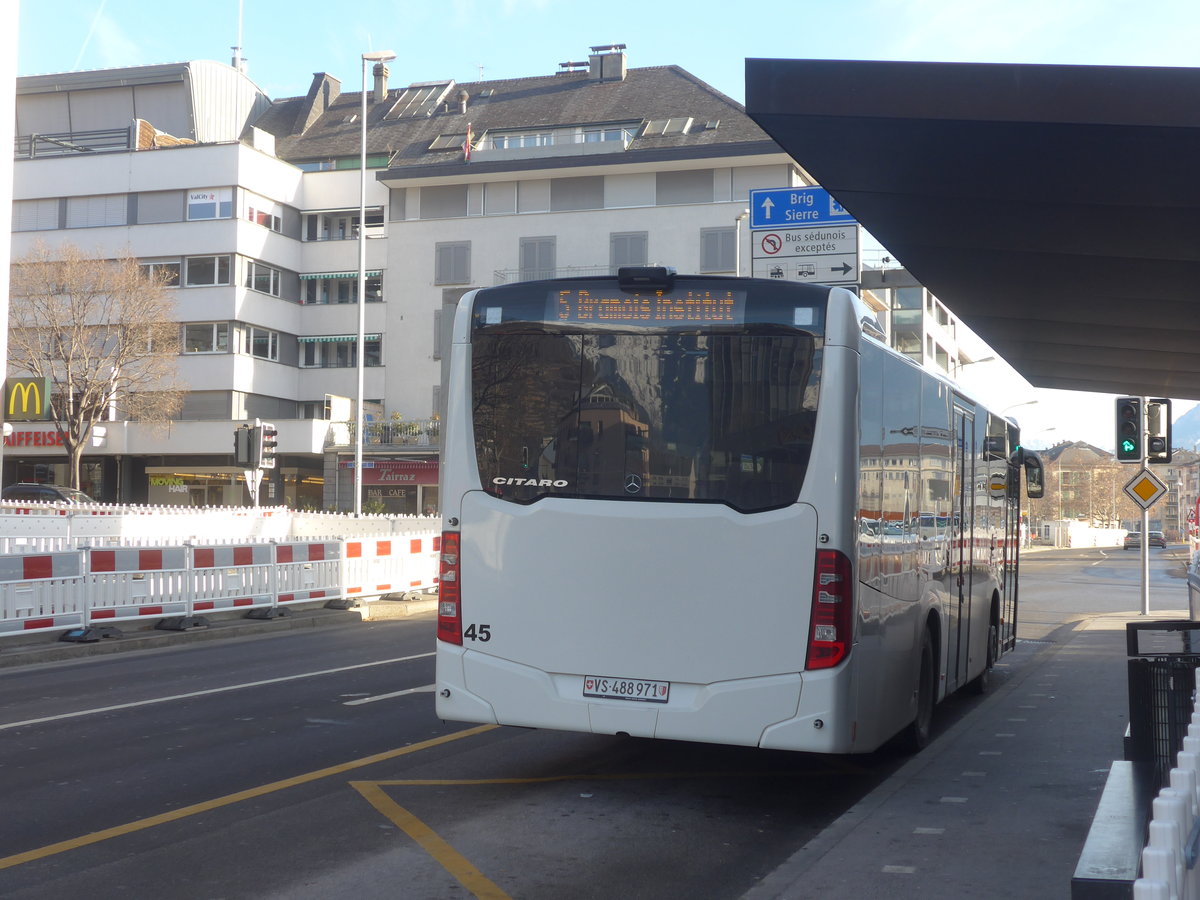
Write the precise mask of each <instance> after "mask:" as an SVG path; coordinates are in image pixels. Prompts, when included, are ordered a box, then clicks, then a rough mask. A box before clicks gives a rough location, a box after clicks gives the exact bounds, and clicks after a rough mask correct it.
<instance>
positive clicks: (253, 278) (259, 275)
mask: <svg viewBox="0 0 1200 900" xmlns="http://www.w3.org/2000/svg"><path fill="white" fill-rule="evenodd" d="M246 287H248V288H250V289H251V290H255V291H261V292H262V293H264V294H271V295H272V296H274V297H278V296H279V270H278V269H275V268H272V267H271V266H268V265H266V264H264V263H260V262H255V261H254V260H248V261H247V262H246Z"/></svg>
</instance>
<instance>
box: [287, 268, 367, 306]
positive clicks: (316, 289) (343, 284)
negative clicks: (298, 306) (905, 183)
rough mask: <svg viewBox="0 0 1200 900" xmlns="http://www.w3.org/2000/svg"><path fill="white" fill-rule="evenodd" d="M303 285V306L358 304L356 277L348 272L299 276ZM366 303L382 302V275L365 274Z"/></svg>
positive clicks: (301, 293)
mask: <svg viewBox="0 0 1200 900" xmlns="http://www.w3.org/2000/svg"><path fill="white" fill-rule="evenodd" d="M300 279H301V282H302V284H303V287H302V290H301V292H300V302H301V303H303V304H305V305H311V304H325V303H356V302H358V275H356V274H351V273H349V272H347V273H345V274H341V273H339V274H337V275H301V276H300ZM366 285H367V302H368V303H379V302H381V301H382V300H383V273H382V272H378V271H376V272H368V273H367V280H366Z"/></svg>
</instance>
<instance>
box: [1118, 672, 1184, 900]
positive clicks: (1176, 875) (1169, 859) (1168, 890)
mask: <svg viewBox="0 0 1200 900" xmlns="http://www.w3.org/2000/svg"><path fill="white" fill-rule="evenodd" d="M1196 677H1197V683H1198V684H1200V669H1197V670H1196ZM1169 777H1170V783H1169V785H1168V786H1167V787H1164V788H1162V789H1161V790H1160V791H1159V792H1158V796H1157V797H1155V798H1154V800H1153V802H1152V804H1151V809H1152V815H1151V819H1150V825H1149V827H1148V828H1147V834H1148V836H1149V841H1148V842H1147V844H1146V846H1145V847H1144V848H1143V849H1142V877H1141V878H1139V879H1138V880H1137V881H1135V882H1134V883H1133V896H1134V900H1200V865H1198V864H1197V863H1198V862H1200V861H1198V860H1197V858H1196V853H1195V851H1196V841H1197V840H1198V837H1200V711H1195V710H1194V709H1193V712H1192V720H1191V723H1190V724H1189V725H1188V732H1187V736H1186V737H1185V738H1184V739H1183V749H1182V750H1180V751H1179V752H1178V753H1177V754H1176V756H1175V766H1174V768H1172V769H1171V772H1170V776H1169Z"/></svg>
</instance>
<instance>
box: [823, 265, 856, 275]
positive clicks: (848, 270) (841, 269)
mask: <svg viewBox="0 0 1200 900" xmlns="http://www.w3.org/2000/svg"><path fill="white" fill-rule="evenodd" d="M829 271H830V272H841V273H842V274H843V275H849V274H850V273H851V272H853V271H854V269H853V268H852V267H851V266H850V264H849V263H842V264H841V265H840V266H830V267H829Z"/></svg>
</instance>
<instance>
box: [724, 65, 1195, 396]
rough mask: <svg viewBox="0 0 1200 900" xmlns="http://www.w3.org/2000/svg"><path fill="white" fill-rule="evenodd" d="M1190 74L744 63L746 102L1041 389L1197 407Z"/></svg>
mask: <svg viewBox="0 0 1200 900" xmlns="http://www.w3.org/2000/svg"><path fill="white" fill-rule="evenodd" d="M1197 98H1200V69H1178V68H1140V67H1118V66H1050V65H996V64H975V63H923V62H922V63H917V62H863V61H841V60H778V59H749V60H747V61H746V110H747V112H748V113H749V115H750V116H751V118H753V119H754V121H756V122H757V123H758V124H759V125H760V126H761V127H762V128H763V129H765V130H766V131H767V132H768V133H769V134H770V135H771V137H772V138H774V139H775V141H776V142H777V143H778V144H780V146H782V147H783V148H784V150H786V151H787V152H788V153H789V154H790V155H791V156H792V158H793V159H794V160H795V161H796V162H797V163H798V164H799V165H800V166H801V167H802V168H803V169H804V170H805V171H807V172H808V173H809V174H810V175H811V176H812V177H813V178H814V179H815V180H816V182H817V183H818V184H820V185H821V186H822V187H824V188H826V189H827V190H828V191H829V192H830V194H832V195H833V196H834V198H836V199H837V200H838V201H839V202H840V203H841V204H842V205H843V206H845V207H846V209H847V210H848V211H849V212H850V213H851V214H852V215H853V216H854V217H855V218H856V219H857V220H858V221H859V222H860V223H861V224H862V225H863V226H864V227H865V228H866V229H867V231H869V232H870V233H871V234H873V235H874V236H875V237H876V238H877V239H878V240H879V241H880V242H881V243H882V244H883V245H884V246H885V247H886V248H887V249H888V250H889V251H890V252H891V253H892V254H893V255H894V256H895V257H896V259H897V260H898V261H899V262H900V263H902V264H903V265H904V267H905V268H906V269H908V271H909V272H910V273H911V274H912V275H913V276H914V277H915V278H916V279H917V280H918V281H920V282H921V283H922V284H924V285H925V286H926V287H927V288H929V289H930V290H931V291H932V292H933V293H934V294H936V295H937V296H938V298H940V299H941V300H942V301H943V302H944V303H945V304H946V305H947V306H948V307H950V308H951V309H952V310H953V311H954V312H955V314H956V315H957V316H958V317H959V318H960V319H962V320H963V321H964V322H966V323H967V325H968V326H970V327H971V328H972V329H973V330H974V331H975V332H976V333H977V334H979V335H980V336H981V337H982V338H983V339H984V340H985V341H987V342H988V343H989V344H990V345H991V346H992V347H993V348H994V349H995V350H996V351H997V352H998V353H999V354H1000V355H1002V356H1003V357H1004V358H1005V359H1006V360H1008V361H1009V362H1010V363H1011V364H1012V365H1013V367H1014V368H1016V369H1017V371H1019V372H1020V373H1021V374H1022V375H1024V376H1025V377H1026V378H1027V379H1028V380H1029V381H1030V382H1031V383H1032V384H1034V385H1036V386H1038V387H1048V388H1064V389H1068V390H1085V391H1106V392H1113V393H1120V394H1126V393H1128V394H1144V395H1148V396H1156V397H1179V398H1187V399H1200V353H1197V352H1196V351H1197V347H1198V346H1200V103H1198V102H1197Z"/></svg>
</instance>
